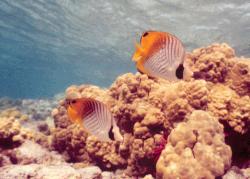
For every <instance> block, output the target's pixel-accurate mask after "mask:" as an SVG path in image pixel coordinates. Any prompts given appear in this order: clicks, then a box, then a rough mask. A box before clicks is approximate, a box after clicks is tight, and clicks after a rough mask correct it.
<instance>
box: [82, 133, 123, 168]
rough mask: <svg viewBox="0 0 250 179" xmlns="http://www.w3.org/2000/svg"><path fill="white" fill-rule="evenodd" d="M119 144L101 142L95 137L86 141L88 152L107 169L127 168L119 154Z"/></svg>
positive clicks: (90, 137)
mask: <svg viewBox="0 0 250 179" xmlns="http://www.w3.org/2000/svg"><path fill="white" fill-rule="evenodd" d="M118 149H119V142H115V141H110V142H100V141H98V140H97V138H96V137H95V136H89V137H88V139H87V141H86V150H87V151H88V153H89V155H91V156H92V157H93V158H94V159H96V160H97V161H99V162H101V166H102V167H104V168H107V169H111V168H117V167H118V166H119V167H123V166H126V164H127V160H125V159H124V158H123V157H122V156H121V155H119V152H118Z"/></svg>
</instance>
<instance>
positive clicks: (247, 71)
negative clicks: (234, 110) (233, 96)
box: [227, 58, 250, 96]
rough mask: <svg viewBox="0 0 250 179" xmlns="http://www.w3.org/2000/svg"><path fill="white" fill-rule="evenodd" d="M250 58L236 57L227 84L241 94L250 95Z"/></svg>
mask: <svg viewBox="0 0 250 179" xmlns="http://www.w3.org/2000/svg"><path fill="white" fill-rule="evenodd" d="M249 61H250V59H244V58H243V59H241V58H235V59H234V65H233V66H232V70H231V71H230V72H229V74H228V77H227V81H228V82H227V84H228V85H229V86H230V87H231V88H232V89H233V90H235V91H236V92H237V93H238V94H239V95H241V96H243V95H250V63H249Z"/></svg>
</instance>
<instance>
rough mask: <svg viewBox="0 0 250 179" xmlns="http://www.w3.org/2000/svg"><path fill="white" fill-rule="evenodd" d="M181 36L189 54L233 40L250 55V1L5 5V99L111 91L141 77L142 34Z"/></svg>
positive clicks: (28, 1)
mask: <svg viewBox="0 0 250 179" xmlns="http://www.w3.org/2000/svg"><path fill="white" fill-rule="evenodd" d="M145 30H161V31H168V32H171V33H174V34H175V35H177V36H178V37H179V38H180V39H181V40H182V41H183V42H184V44H185V45H186V47H187V49H188V50H192V49H194V48H196V47H200V46H205V45H208V44H210V43H213V42H227V43H229V44H230V45H231V46H232V47H234V48H235V49H236V53H237V55H244V56H250V2H249V1H248V0H237V1H236V0H221V1H216V0H206V1H205V0H187V1H182V0H168V1H163V0H143V1H141V0H131V1H128V0H124V1H115V0H96V1H92V0H81V1H80V0H33V1H32V0H1V1H0V73H1V75H0V96H9V97H15V98H39V97H49V96H53V95H54V94H55V93H58V92H60V91H63V90H64V89H65V88H66V87H67V86H68V85H70V84H81V83H92V84H96V85H99V86H108V85H110V84H111V83H112V81H113V80H114V79H115V78H116V77H117V76H118V75H119V74H122V73H125V72H135V67H134V64H133V63H132V62H131V60H130V58H131V55H132V53H133V50H134V41H135V40H136V39H138V38H139V35H140V33H141V32H142V31H145Z"/></svg>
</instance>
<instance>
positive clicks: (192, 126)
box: [156, 111, 232, 179]
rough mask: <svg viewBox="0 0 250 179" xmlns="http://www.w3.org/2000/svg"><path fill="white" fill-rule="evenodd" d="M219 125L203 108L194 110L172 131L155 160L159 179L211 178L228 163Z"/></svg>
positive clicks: (227, 150)
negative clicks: (157, 158)
mask: <svg viewBox="0 0 250 179" xmlns="http://www.w3.org/2000/svg"><path fill="white" fill-rule="evenodd" d="M231 155H232V153H231V149H230V147H229V146H227V145H226V144H225V142H224V133H223V126H222V125H221V124H220V123H219V122H218V120H216V119H214V118H212V117H211V116H210V115H208V113H206V112H204V111H194V112H193V113H192V114H191V116H190V117H189V120H188V121H187V122H182V123H180V124H178V125H177V127H176V128H175V129H173V130H172V132H171V133H170V135H169V137H168V141H167V145H166V147H165V149H164V150H163V151H162V154H161V156H160V158H159V160H158V162H157V165H156V170H157V176H158V177H159V178H164V179H167V178H169V179H170V178H173V179H174V178H183V179H188V178H214V177H216V176H220V175H222V174H223V173H224V170H225V169H227V168H229V166H230V164H231Z"/></svg>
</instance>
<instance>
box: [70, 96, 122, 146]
mask: <svg viewBox="0 0 250 179" xmlns="http://www.w3.org/2000/svg"><path fill="white" fill-rule="evenodd" d="M66 106H67V107H66V108H67V113H68V116H69V118H70V120H71V121H72V122H74V123H78V124H80V125H81V126H82V127H83V128H84V130H85V131H86V132H88V133H89V134H91V135H94V136H96V137H97V138H98V139H100V140H101V141H109V140H110V131H111V128H115V129H113V131H117V128H118V127H117V126H116V124H115V123H114V121H113V116H112V114H111V112H110V111H109V108H108V107H107V106H106V105H105V104H104V103H102V102H100V101H97V100H95V99H92V98H77V99H67V100H66ZM113 135H116V134H113ZM119 137H121V136H119Z"/></svg>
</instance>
